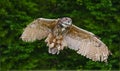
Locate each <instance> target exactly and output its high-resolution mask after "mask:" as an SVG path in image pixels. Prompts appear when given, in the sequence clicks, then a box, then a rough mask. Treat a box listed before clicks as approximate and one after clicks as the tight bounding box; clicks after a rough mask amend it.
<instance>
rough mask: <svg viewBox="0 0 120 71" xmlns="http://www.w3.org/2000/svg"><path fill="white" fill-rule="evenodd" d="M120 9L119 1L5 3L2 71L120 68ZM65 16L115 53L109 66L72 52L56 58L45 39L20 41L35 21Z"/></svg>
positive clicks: (0, 31)
mask: <svg viewBox="0 0 120 71" xmlns="http://www.w3.org/2000/svg"><path fill="white" fill-rule="evenodd" d="M119 10H120V1H119V0H1V1H0V55H1V56H0V70H1V71H4V70H33V69H34V70H39V69H42V70H48V69H51V70H55V69H62V70H64V69H66V70H73V69H75V70H84V69H85V70H97V69H99V70H118V69H120V68H119V67H120V61H119V57H120V55H119V53H120V48H119V47H120V37H119V36H120V12H119ZM64 16H68V17H71V18H72V19H73V24H75V25H77V26H78V27H81V28H83V29H86V30H88V31H90V32H93V33H94V34H96V35H97V36H99V37H100V38H101V40H102V41H103V42H104V43H105V44H106V45H107V46H108V48H109V50H111V52H112V54H113V55H112V56H110V57H109V59H108V63H107V64H105V63H103V62H93V61H92V60H89V59H87V58H85V57H83V56H81V55H78V54H77V53H76V52H75V51H73V50H70V49H65V50H63V51H61V52H60V54H59V55H52V54H49V53H48V47H47V46H46V43H44V40H41V41H35V42H33V43H26V42H23V41H22V40H21V39H20V35H21V34H22V32H23V29H24V28H25V27H26V25H27V24H29V23H30V22H31V21H33V20H34V19H36V18H39V17H44V18H59V17H64Z"/></svg>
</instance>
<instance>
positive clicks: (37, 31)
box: [20, 18, 58, 42]
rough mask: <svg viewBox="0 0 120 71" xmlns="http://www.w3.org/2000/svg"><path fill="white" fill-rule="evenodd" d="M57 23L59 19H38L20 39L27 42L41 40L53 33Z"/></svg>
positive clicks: (25, 30)
mask: <svg viewBox="0 0 120 71" xmlns="http://www.w3.org/2000/svg"><path fill="white" fill-rule="evenodd" d="M57 22H58V19H45V18H38V19H36V20H34V21H33V22H31V23H30V24H29V25H28V26H27V27H26V28H25V29H24V31H23V33H22V35H21V37H20V38H22V40H23V41H26V42H32V41H35V40H41V39H43V38H45V37H46V36H47V35H48V34H49V33H50V32H51V31H52V29H53V28H54V27H55V25H56V24H57Z"/></svg>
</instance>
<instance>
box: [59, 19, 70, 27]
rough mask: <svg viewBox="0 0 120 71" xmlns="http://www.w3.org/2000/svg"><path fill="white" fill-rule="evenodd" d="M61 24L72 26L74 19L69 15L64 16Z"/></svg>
mask: <svg viewBox="0 0 120 71" xmlns="http://www.w3.org/2000/svg"><path fill="white" fill-rule="evenodd" d="M60 25H61V26H62V27H64V28H67V27H70V26H71V25H72V19H71V18H69V17H63V18H61V19H60Z"/></svg>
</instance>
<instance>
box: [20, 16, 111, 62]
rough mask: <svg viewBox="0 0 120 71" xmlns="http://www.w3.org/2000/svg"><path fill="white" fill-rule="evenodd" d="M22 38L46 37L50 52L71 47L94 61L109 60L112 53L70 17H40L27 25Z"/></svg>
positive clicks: (28, 39)
mask: <svg viewBox="0 0 120 71" xmlns="http://www.w3.org/2000/svg"><path fill="white" fill-rule="evenodd" d="M20 38H21V39H22V40H23V41H26V42H33V41H35V40H41V39H43V38H46V39H45V42H46V44H47V46H48V47H49V48H48V52H49V53H51V54H59V53H60V51H61V50H63V49H64V48H70V49H73V50H75V51H76V52H77V53H78V54H81V55H83V56H85V57H86V58H89V59H92V61H103V62H107V59H108V56H109V55H111V52H110V51H109V50H108V47H107V46H106V45H105V44H104V43H103V42H102V41H101V40H100V39H99V38H97V37H96V36H95V35H94V34H93V33H91V32H88V31H86V30H84V29H82V28H79V27H77V26H75V25H73V24H72V19H71V18H69V17H63V18H58V19H47V18H38V19H36V20H34V21H33V22H31V23H30V24H29V25H27V27H26V28H25V29H24V31H23V33H22V35H21V37H20Z"/></svg>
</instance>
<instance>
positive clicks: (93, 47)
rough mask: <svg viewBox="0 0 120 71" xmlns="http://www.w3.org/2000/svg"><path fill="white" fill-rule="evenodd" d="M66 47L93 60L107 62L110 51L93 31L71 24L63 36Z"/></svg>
mask: <svg viewBox="0 0 120 71" xmlns="http://www.w3.org/2000/svg"><path fill="white" fill-rule="evenodd" d="M64 39H65V41H66V43H67V45H68V48H70V49H74V50H76V51H77V53H78V54H81V55H83V56H86V57H87V58H89V59H92V60H93V61H104V62H107V58H108V56H109V55H110V51H109V50H108V48H107V46H106V45H105V44H104V43H103V42H102V41H100V40H99V39H98V38H97V37H96V36H95V35H94V34H93V33H91V32H88V31H86V30H83V29H81V28H78V27H77V26H75V25H72V26H71V28H70V30H69V32H68V34H67V35H66V36H64Z"/></svg>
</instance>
